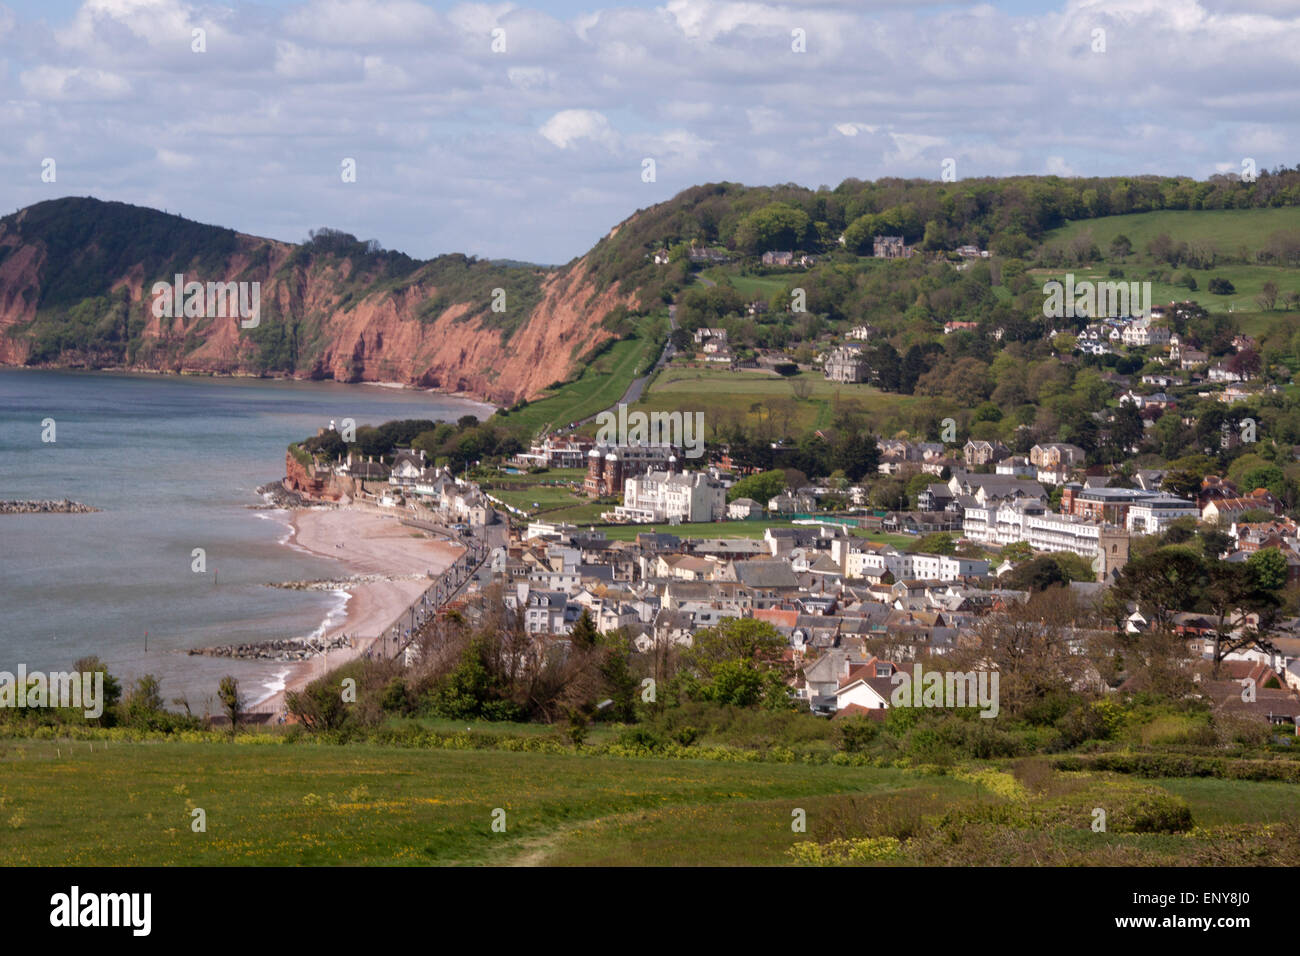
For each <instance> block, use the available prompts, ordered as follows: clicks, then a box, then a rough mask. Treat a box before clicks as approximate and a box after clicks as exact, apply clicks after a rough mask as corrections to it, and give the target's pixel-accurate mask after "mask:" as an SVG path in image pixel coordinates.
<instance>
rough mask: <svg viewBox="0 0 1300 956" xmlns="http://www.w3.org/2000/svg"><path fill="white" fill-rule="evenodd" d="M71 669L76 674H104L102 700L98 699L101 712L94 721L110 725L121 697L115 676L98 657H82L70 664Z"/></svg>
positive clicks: (118, 683) (120, 686)
mask: <svg viewBox="0 0 1300 956" xmlns="http://www.w3.org/2000/svg"><path fill="white" fill-rule="evenodd" d="M72 670H73V672H74V673H77V674H96V673H100V674H103V675H104V691H103V700H102V701H100V705H101V708H102V710H103V713H101V714H100V716H99V717H96V718H94V720H95V722H96V723H98V724H102V725H103V726H105V727H108V726H111V725H112V724H113V722H114V719H115V717H116V714H117V704H118V701H120V700H121V699H122V685H121V683H120V682H119V681H118V679H117V678H116V677H114V676H113V675H112V674H110V673H109V672H108V666H107V665H106V664H105V663H104V662H103V661H101V660H100V659H99V658H98V657H95V656H93V655H92V656H91V657H82V658H80V659H78V660H77V661H76V663H74V664H73V665H72Z"/></svg>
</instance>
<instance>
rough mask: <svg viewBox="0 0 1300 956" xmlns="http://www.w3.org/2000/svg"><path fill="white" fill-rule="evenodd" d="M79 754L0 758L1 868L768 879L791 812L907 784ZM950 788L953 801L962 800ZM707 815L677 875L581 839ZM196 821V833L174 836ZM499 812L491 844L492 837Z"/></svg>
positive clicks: (213, 751) (475, 754) (802, 774)
mask: <svg viewBox="0 0 1300 956" xmlns="http://www.w3.org/2000/svg"><path fill="white" fill-rule="evenodd" d="M90 747H91V744H89V743H87V742H84V741H82V742H78V743H76V744H70V743H68V742H66V741H65V742H62V743H55V742H45V741H41V742H27V741H24V742H21V743H16V744H15V743H7V744H6V746H5V752H4V757H3V760H4V763H5V774H4V782H3V784H0V801H2V805H0V826H3V829H4V832H5V833H6V837H7V838H6V839H5V840H4V841H0V864H3V865H6V866H12V865H30V864H39V865H68V866H82V865H97V864H104V865H128V866H129V865H162V864H187V865H207V864H222V865H300V864H301V865H345V864H385V865H411V864H442V865H447V864H464V863H502V864H505V863H515V862H544V861H546V855H547V850H548V848H550V847H551V846H553V845H555V843H556V842H557V841H558V840H559V839H560V838H561V837H563V839H564V842H565V844H566V845H567V846H571V847H575V848H581V847H582V846H583V845H584V844H585V843H587V842H590V843H591V844H592V846H591V847H589V848H588V852H592V853H595V854H596V855H598V856H601V857H603V858H607V859H614V858H621V862H625V863H637V862H657V863H677V862H705V861H717V862H737V863H739V862H748V863H780V862H783V856H784V853H785V850H786V848H787V847H788V846H789V845H790V843H791V842H793V840H794V839H795V838H796V835H795V834H794V833H792V832H791V827H790V819H791V816H790V815H791V810H792V809H794V808H796V807H803V808H805V809H809V810H810V812H811V809H810V808H811V807H813V806H815V805H816V801H818V800H821V799H824V798H825V797H827V796H829V795H833V794H837V793H847V792H854V793H867V792H883V791H888V790H891V789H894V788H897V787H900V786H902V785H904V783H905V782H906V781H907V779H908V774H907V773H906V772H905V771H901V770H873V769H865V768H845V767H831V766H823V767H809V766H801V765H767V764H761V765H760V764H743V763H740V764H731V763H720V762H712V761H686V760H657V759H622V758H611V757H582V756H565V755H550V754H539V753H527V754H516V753H506V752H497V751H448V750H435V751H423V750H404V749H392V748H384V747H377V746H372V745H366V744H358V745H349V746H346V747H326V746H311V745H290V746H265V747H259V746H246V745H230V744H215V743H195V744H186V743H171V742H158V743H114V744H112V745H110V746H109V747H108V748H107V749H106V748H105V746H104V744H102V743H99V744H96V745H94V751H93V752H92V751H91V750H90V749H89V748H90ZM953 783H954V784H955V786H954V787H953V788H952V789H953V791H954V792H955V793H958V794H962V793H966V794H969V793H970V792H972V790H973V788H971V787H970V786H969V785H965V784H956V782H955V781H954V782H953ZM945 789H949V788H945ZM718 805H732V806H733V809H734V811H735V813H734V815H733V817H732V819H733V833H732V834H720V833H713V834H711V833H708V832H702V833H697V834H696V835H695V837H696V838H695V840H694V843H695V845H694V846H693V847H692V848H691V849H690V850H689V851H688V857H687V858H685V859H682V858H678V857H675V856H674V854H675V853H676V852H677V851H676V850H675V849H674V847H673V845H672V843H671V841H670V842H669V843H667V844H663V843H661V844H659V845H658V850H657V852H656V853H655V854H654V855H648V854H644V855H643V854H638V855H636V856H632V857H627V856H624V849H623V848H621V847H620V845H619V842H618V834H617V828H616V827H615V829H614V830H612V831H609V832H605V833H602V834H597V835H596V836H595V837H594V838H592V839H591V840H590V841H587V840H584V839H583V836H582V828H583V826H585V825H590V824H592V823H594V822H595V821H609V822H611V823H614V822H617V821H620V820H627V821H636V820H644V819H645V815H646V814H651V815H664V817H663V819H665V820H667V821H673V820H677V821H679V822H680V821H681V820H683V819H685V820H689V819H691V817H692V815H693V814H694V813H696V812H697V811H698V808H701V807H709V806H718ZM196 808H201V809H202V810H204V811H205V813H206V822H207V831H206V832H204V833H195V832H192V830H191V820H192V811H193V810H194V809H196ZM498 809H500V810H504V811H505V827H506V828H505V832H504V833H500V832H494V831H493V828H492V824H493V811H494V810H498ZM656 818H657V817H656ZM732 835H736V836H739V837H740V839H738V840H735V841H733V840H732V839H731V838H730V837H731V836H732ZM678 849H680V848H678ZM570 852H576V850H571V851H570Z"/></svg>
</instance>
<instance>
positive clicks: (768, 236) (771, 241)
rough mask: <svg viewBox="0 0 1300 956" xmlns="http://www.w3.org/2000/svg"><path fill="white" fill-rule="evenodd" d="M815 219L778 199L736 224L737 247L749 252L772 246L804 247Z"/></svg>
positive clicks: (790, 248) (762, 250) (763, 250)
mask: <svg viewBox="0 0 1300 956" xmlns="http://www.w3.org/2000/svg"><path fill="white" fill-rule="evenodd" d="M811 225H812V221H811V220H810V219H809V218H808V214H807V213H806V212H804V211H803V210H802V209H796V208H795V207H794V206H791V205H789V204H788V203H781V202H775V203H771V204H769V205H767V206H764V207H763V208H762V209H758V210H755V211H754V212H752V213H750V214H749V215H748V216H746V217H745V218H744V219H742V220H741V221H740V222H739V224H737V226H736V234H735V243H736V248H738V249H740V250H741V251H742V252H745V253H747V254H749V255H757V254H759V253H761V252H767V251H769V250H773V249H789V250H795V249H801V248H803V247H804V243H805V241H806V240H807V238H808V235H809V227H810V226H811Z"/></svg>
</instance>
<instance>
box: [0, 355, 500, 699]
mask: <svg viewBox="0 0 1300 956" xmlns="http://www.w3.org/2000/svg"><path fill="white" fill-rule="evenodd" d="M490 411H491V409H490V408H488V407H487V406H484V405H480V404H478V403H475V402H470V401H467V400H463V399H458V398H450V397H447V396H444V395H436V394H433V393H428V392H415V391H407V390H400V389H392V388H383V387H379V386H366V385H339V384H335V383H301V382H278V381H275V382H272V381H263V380H256V379H213V378H192V377H178V376H155V375H143V376H141V375H124V374H118V373H104V372H47V371H34V370H26V369H0V499H12V498H19V499H26V498H71V499H73V500H74V501H80V502H83V503H85V504H88V505H93V506H95V507H97V508H101V509H103V510H102V511H100V512H99V513H97V514H82V515H61V514H56V515H0V670H8V671H13V670H14V669H15V668H16V667H17V665H18V664H19V663H24V664H26V665H27V668H28V669H29V670H44V671H48V670H57V669H65V668H68V667H70V666H71V664H72V663H73V661H75V660H76V659H77V658H79V657H82V656H85V655H87V654H92V653H93V654H98V655H99V656H100V657H101V658H103V659H104V660H105V661H106V662H107V663H108V664H109V665H110V667H109V669H110V671H111V672H112V673H114V674H115V675H117V676H119V677H121V678H123V679H124V683H125V682H126V681H130V680H133V679H135V678H136V677H138V676H140V675H141V674H144V673H153V674H156V675H157V676H158V677H159V678H160V679H161V680H162V691H163V695H164V697H165V698H167V699H168V700H171V699H172V698H175V697H179V696H182V695H183V696H185V697H187V698H188V700H189V703H190V706H191V707H192V708H194V709H195V711H196V712H202V711H203V710H204V709H205V708H208V707H210V708H211V710H213V711H214V712H215V711H217V709H218V708H217V707H215V706H211V705H210V704H209V701H212V700H215V694H216V685H217V681H218V680H219V679H220V677H221V676H222V675H223V674H227V673H232V674H234V675H235V676H236V677H237V678H239V680H240V685H241V687H242V688H244V692H245V694H246V695H247V696H248V697H249V698H250V699H257V698H260V697H262V696H265V695H266V694H267V693H269V692H270V691H271V690H274V689H278V687H279V682H280V681H281V680H282V679H283V677H284V675H285V674H286V673H287V669H286V667H285V665H283V664H264V663H255V662H244V661H229V660H217V659H212V658H206V657H200V656H193V657H191V656H189V655H188V654H185V653H184V651H185V650H186V649H188V648H191V647H206V646H210V645H217V644H232V643H239V642H243V641H257V640H266V639H270V638H274V637H294V636H302V635H307V634H310V633H312V632H313V631H315V630H316V629H318V628H319V627H321V625H322V624H323V622H324V621H325V620H326V619H327V617H328V616H330V615H331V614H333V615H337V614H340V613H341V612H342V604H343V600H342V597H341V596H340V595H337V594H330V593H322V592H299V591H286V590H283V589H280V588H271V587H267V586H266V585H267V583H268V582H273V581H288V580H301V579H308V578H327V577H333V576H336V575H338V574H339V573H340V567H339V565H337V564H336V563H335V562H333V561H330V560H328V559H324V558H318V557H315V556H313V555H310V554H307V553H305V552H302V551H299V550H295V549H294V548H292V547H289V546H286V544H285V543H284V542H285V541H286V540H287V537H288V533H289V526H288V524H287V521H286V519H287V515H286V514H285V513H284V512H281V511H267V510H254V509H255V506H259V505H263V504H264V502H263V500H262V499H261V498H260V497H259V496H258V495H257V494H256V492H255V489H256V488H257V487H258V486H259V485H261V484H264V483H265V482H267V481H271V480H274V479H277V478H279V477H281V476H282V475H283V474H284V453H285V446H286V445H288V443H289V442H291V441H295V440H298V439H301V438H304V437H306V436H308V435H312V434H315V432H316V429H317V428H319V427H320V426H322V425H325V424H328V422H329V421H330V420H331V419H334V420H342V419H344V418H352V419H354V420H355V421H356V422H357V424H358V425H362V424H379V423H381V422H384V421H389V420H391V419H395V418H429V419H434V420H444V421H455V420H456V419H457V418H459V417H460V416H462V415H465V414H471V413H472V414H477V415H479V417H481V418H482V417H486V415H487V414H489V413H490ZM49 418H52V419H54V422H55V428H56V441H55V442H53V443H45V442H42V440H41V433H42V424H41V423H42V421H43V420H44V419H49ZM194 548H203V549H204V550H205V552H206V558H207V573H204V574H196V573H194V572H193V570H192V569H191V563H192V558H191V554H192V552H193V549H194ZM146 634H147V643H148V649H147V651H146V647H145V645H146Z"/></svg>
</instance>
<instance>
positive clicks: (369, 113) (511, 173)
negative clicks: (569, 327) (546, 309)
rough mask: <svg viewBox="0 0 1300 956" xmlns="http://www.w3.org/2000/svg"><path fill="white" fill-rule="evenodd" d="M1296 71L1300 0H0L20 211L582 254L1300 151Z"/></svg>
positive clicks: (1205, 170) (425, 245) (1233, 167)
mask: <svg viewBox="0 0 1300 956" xmlns="http://www.w3.org/2000/svg"><path fill="white" fill-rule="evenodd" d="M196 31H201V32H200V33H196ZM200 47H201V48H202V49H199V48H200ZM1298 90H1300V0H1234V2H1231V3H1229V2H1221V0H1045V2H1032V0H1003V2H995V3H968V2H926V0H906V2H905V0H785V2H779V3H778V2H766V0H666V2H660V3H653V2H631V0H609V2H601V0H554V2H533V3H523V4H516V3H508V2H507V3H488V4H476V3H446V2H437V3H429V2H417V0H266V2H261V3H244V2H237V0H236V2H231V0H224V2H223V0H217V2H211V3H208V2H199V3H188V2H184V0H85V2H76V0H0V214H7V213H9V212H11V211H13V210H15V209H18V208H21V207H23V206H27V205H30V204H32V203H34V202H39V201H41V200H42V199H52V198H57V197H60V196H69V195H75V196H96V197H98V198H101V199H114V200H120V201H123V202H131V203H136V204H140V205H145V206H152V207H155V208H158V209H165V210H167V211H169V212H174V213H179V214H181V215H184V216H186V217H188V218H190V219H195V220H199V221H201V222H210V223H216V224H220V225H225V226H230V227H232V228H234V229H237V230H239V231H241V232H246V233H250V234H253V235H259V236H269V237H272V238H276V239H281V240H286V241H290V242H297V241H301V240H303V239H305V238H306V237H307V234H308V231H309V230H311V229H313V228H317V227H320V226H330V227H332V228H336V229H343V230H345V231H347V232H351V233H354V234H355V235H357V236H358V237H359V238H361V239H377V240H378V241H379V242H380V243H381V244H382V245H383V246H384V247H385V248H390V249H399V250H401V251H403V252H406V253H409V254H410V255H413V256H417V257H419V258H428V257H431V256H434V255H438V254H442V253H447V252H464V253H467V254H471V255H477V256H480V257H490V258H512V259H521V260H526V261H532V262H540V263H548V264H549V263H563V262H567V261H568V260H570V259H572V258H573V257H575V256H578V255H581V254H582V253H583V252H585V251H586V250H587V249H589V248H590V247H591V246H592V245H593V244H594V243H595V242H596V241H597V240H598V239H600V237H601V236H603V235H605V234H606V233H607V232H608V231H609V230H610V228H611V227H613V226H614V225H616V224H617V223H618V222H620V221H622V220H623V219H625V218H627V217H628V216H629V215H631V214H632V213H633V212H634V211H636V210H637V209H640V208H645V207H647V206H650V205H653V204H655V203H657V202H662V201H663V200H666V199H669V198H671V197H672V196H673V195H675V194H676V193H678V192H680V191H681V190H682V189H684V188H686V187H688V186H691V185H695V184H698V183H704V182H718V181H722V180H727V181H731V182H741V183H746V184H750V185H770V184H776V183H788V182H793V183H798V184H801V185H804V186H808V187H810V188H817V187H818V186H822V185H825V186H832V187H833V186H835V185H837V184H838V183H840V182H841V181H842V180H844V179H846V178H849V177H856V178H858V179H878V178H880V177H885V176H901V177H924V178H931V179H939V178H941V176H942V174H943V171H944V169H945V163H946V162H947V163H948V165H947V167H946V168H948V169H950V170H951V172H952V174H953V175H955V177H956V178H957V179H958V180H960V179H962V178H965V177H971V176H1001V175H1012V174H1044V175H1045V174H1055V175H1061V176H1091V175H1137V174H1168V175H1188V176H1194V177H1197V178H1205V177H1206V176H1209V175H1212V174H1214V173H1216V172H1240V171H1241V169H1242V164H1243V162H1244V161H1245V160H1247V159H1250V160H1253V161H1254V163H1255V164H1256V167H1257V168H1260V169H1268V168H1276V167H1278V166H1282V165H1285V166H1295V165H1296V164H1297V162H1298V161H1300V149H1298V148H1297V147H1300V96H1298V95H1297V93H1298ZM51 161H52V162H51ZM349 161H350V162H349ZM949 161H950V162H949ZM651 164H652V165H651ZM352 169H355V175H354V176H352V175H349V173H350V171H351V170H352ZM50 179H52V180H53V181H47V180H50Z"/></svg>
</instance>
